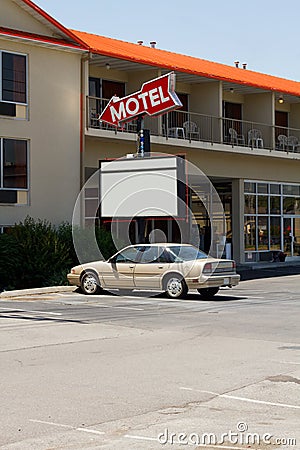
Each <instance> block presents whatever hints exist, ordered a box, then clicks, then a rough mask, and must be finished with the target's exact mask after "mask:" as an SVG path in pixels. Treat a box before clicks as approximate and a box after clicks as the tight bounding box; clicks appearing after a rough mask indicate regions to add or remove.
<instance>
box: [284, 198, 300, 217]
mask: <svg viewBox="0 0 300 450" xmlns="http://www.w3.org/2000/svg"><path fill="white" fill-rule="evenodd" d="M283 212H284V214H300V197H284V199H283Z"/></svg>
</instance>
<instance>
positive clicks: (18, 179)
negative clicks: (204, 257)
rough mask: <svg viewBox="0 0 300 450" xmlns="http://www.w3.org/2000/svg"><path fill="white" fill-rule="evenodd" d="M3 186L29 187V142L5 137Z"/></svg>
mask: <svg viewBox="0 0 300 450" xmlns="http://www.w3.org/2000/svg"><path fill="white" fill-rule="evenodd" d="M3 187H5V188H19V189H27V142H26V141H21V140H17V139H3Z"/></svg>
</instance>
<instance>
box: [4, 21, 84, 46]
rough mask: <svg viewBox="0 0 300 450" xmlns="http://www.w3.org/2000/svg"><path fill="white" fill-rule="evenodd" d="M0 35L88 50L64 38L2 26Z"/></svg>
mask: <svg viewBox="0 0 300 450" xmlns="http://www.w3.org/2000/svg"><path fill="white" fill-rule="evenodd" d="M0 36H9V37H14V38H19V39H23V40H24V39H25V40H29V41H35V42H40V43H42V44H51V45H55V46H61V47H64V48H69V49H72V50H77V51H81V52H82V51H86V52H87V51H88V50H87V49H86V48H82V47H78V46H77V45H75V44H72V42H68V41H63V40H62V39H57V38H48V37H47V36H44V35H40V34H33V33H28V32H26V31H18V30H12V29H10V28H4V27H0Z"/></svg>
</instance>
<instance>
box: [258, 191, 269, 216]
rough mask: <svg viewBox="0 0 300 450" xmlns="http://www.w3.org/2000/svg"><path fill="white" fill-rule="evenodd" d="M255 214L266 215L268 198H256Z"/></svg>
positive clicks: (262, 196) (264, 196) (260, 196)
mask: <svg viewBox="0 0 300 450" xmlns="http://www.w3.org/2000/svg"><path fill="white" fill-rule="evenodd" d="M257 212H258V214H268V197H267V196H266V195H259V196H258V197H257Z"/></svg>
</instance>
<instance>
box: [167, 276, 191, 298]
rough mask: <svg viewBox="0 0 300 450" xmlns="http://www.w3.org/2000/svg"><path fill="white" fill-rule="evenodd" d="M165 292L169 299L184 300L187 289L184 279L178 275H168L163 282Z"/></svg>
mask: <svg viewBox="0 0 300 450" xmlns="http://www.w3.org/2000/svg"><path fill="white" fill-rule="evenodd" d="M165 291H166V294H167V296H168V297H169V298H184V297H185V296H186V294H187V292H188V288H187V285H186V282H185V281H184V278H183V277H181V276H180V275H177V274H173V275H169V276H168V278H167V279H166V281H165Z"/></svg>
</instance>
